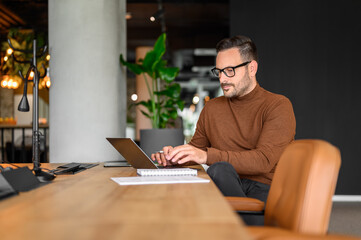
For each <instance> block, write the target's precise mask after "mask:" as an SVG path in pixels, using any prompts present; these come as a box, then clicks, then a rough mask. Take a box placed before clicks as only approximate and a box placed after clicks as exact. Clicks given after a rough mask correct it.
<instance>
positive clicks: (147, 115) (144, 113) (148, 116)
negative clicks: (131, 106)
mask: <svg viewBox="0 0 361 240" xmlns="http://www.w3.org/2000/svg"><path fill="white" fill-rule="evenodd" d="M140 111H141V112H142V113H143V115H144V116H146V117H147V118H152V117H151V116H150V115H149V114H148V113H146V112H144V111H143V110H140Z"/></svg>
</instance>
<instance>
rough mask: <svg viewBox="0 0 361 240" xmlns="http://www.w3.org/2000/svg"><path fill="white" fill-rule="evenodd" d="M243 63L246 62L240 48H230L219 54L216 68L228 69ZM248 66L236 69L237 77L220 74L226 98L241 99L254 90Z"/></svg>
mask: <svg viewBox="0 0 361 240" xmlns="http://www.w3.org/2000/svg"><path fill="white" fill-rule="evenodd" d="M243 62H245V60H243V59H242V57H241V55H240V53H239V50H238V48H230V49H227V50H223V51H220V52H218V54H217V58H216V68H218V69H224V68H226V67H234V66H237V65H239V64H241V63H243ZM247 66H248V65H246V66H243V67H238V68H235V69H234V72H235V75H234V76H233V77H227V76H226V74H224V72H220V73H219V82H220V83H221V87H222V90H223V94H224V96H225V97H227V98H232V97H241V96H244V95H246V94H247V93H249V92H250V91H251V90H252V89H251V88H253V85H252V80H251V78H250V77H249V75H248V70H247Z"/></svg>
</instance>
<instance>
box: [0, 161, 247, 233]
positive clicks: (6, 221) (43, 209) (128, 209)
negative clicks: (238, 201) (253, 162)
mask: <svg viewBox="0 0 361 240" xmlns="http://www.w3.org/2000/svg"><path fill="white" fill-rule="evenodd" d="M56 166H57V165H55V164H50V165H49V164H42V167H47V168H55V167H56ZM135 175H136V172H135V169H133V168H130V167H126V168H104V167H103V165H102V164H100V165H99V166H97V167H94V168H91V169H88V170H86V171H83V172H81V173H78V174H75V175H62V176H58V177H57V178H56V179H55V180H54V181H53V182H52V183H50V184H48V185H46V186H43V187H40V188H38V189H35V190H32V191H30V192H25V193H20V194H19V195H18V196H14V197H11V198H8V199H5V200H2V201H0V236H1V237H0V238H1V239H2V240H5V239H11V240H15V239H67V240H68V239H76V240H81V239H87V240H89V239H96V240H98V239H99V240H105V239H124V240H137V239H154V240H162V239H166V240H177V239H179V240H181V239H182V240H192V239H197V240H198V239H207V240H211V239H227V240H229V239H237V240H241V239H249V238H248V235H247V233H246V232H245V228H244V227H243V223H242V222H241V220H240V219H239V217H238V216H237V215H236V214H235V213H234V212H233V211H232V210H231V208H230V206H229V205H228V203H227V202H226V201H225V199H224V198H223V196H222V194H221V193H220V191H219V190H218V189H217V187H216V186H215V185H214V183H213V182H210V183H198V184H164V185H138V186H119V185H117V184H116V183H115V182H113V181H112V180H110V177H121V176H122V177H126V176H135ZM199 176H200V177H203V178H208V175H207V174H206V173H205V172H200V173H199Z"/></svg>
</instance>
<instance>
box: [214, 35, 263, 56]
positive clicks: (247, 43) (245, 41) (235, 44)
mask: <svg viewBox="0 0 361 240" xmlns="http://www.w3.org/2000/svg"><path fill="white" fill-rule="evenodd" d="M230 48H238V49H239V53H240V54H241V56H242V58H243V60H244V61H251V60H255V61H258V56H257V48H256V45H255V44H254V42H252V40H251V39H250V38H249V37H246V36H241V35H238V36H234V37H231V38H225V39H223V40H221V41H220V42H219V43H217V45H216V50H217V53H218V52H220V51H223V50H227V49H230Z"/></svg>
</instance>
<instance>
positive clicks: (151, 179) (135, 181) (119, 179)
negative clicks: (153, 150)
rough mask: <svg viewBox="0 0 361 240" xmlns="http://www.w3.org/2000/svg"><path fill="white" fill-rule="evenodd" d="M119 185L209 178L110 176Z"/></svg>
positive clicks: (191, 180) (193, 180)
mask: <svg viewBox="0 0 361 240" xmlns="http://www.w3.org/2000/svg"><path fill="white" fill-rule="evenodd" d="M111 180H113V181H114V182H116V183H117V184H119V185H148V184H175V183H209V182H210V180H209V179H203V178H200V177H195V176H162V177H156V176H151V177H114V178H111Z"/></svg>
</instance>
